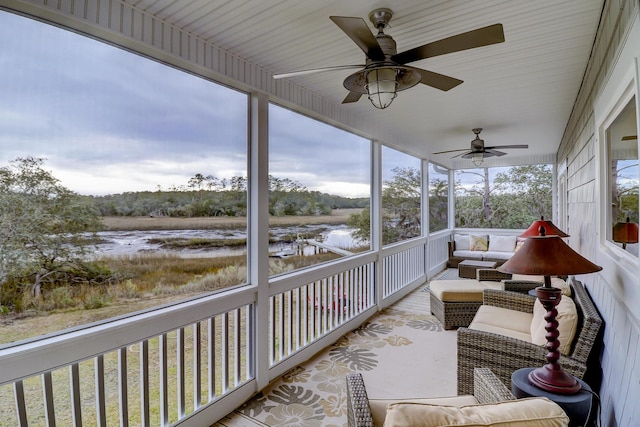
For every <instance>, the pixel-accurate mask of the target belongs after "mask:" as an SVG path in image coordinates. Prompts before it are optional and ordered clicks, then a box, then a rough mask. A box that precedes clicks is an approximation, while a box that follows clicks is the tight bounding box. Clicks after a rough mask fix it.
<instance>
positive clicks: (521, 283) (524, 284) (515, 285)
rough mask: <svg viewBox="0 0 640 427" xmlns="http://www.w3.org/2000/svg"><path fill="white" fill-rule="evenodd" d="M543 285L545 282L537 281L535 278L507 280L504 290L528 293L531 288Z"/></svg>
mask: <svg viewBox="0 0 640 427" xmlns="http://www.w3.org/2000/svg"><path fill="white" fill-rule="evenodd" d="M543 285H544V283H542V282H535V281H533V280H505V281H504V290H505V291H512V292H520V293H523V294H526V293H527V292H529V291H530V290H531V289H535V288H537V287H538V286H543Z"/></svg>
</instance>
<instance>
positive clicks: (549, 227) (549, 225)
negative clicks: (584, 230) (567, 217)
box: [518, 215, 569, 237]
mask: <svg viewBox="0 0 640 427" xmlns="http://www.w3.org/2000/svg"><path fill="white" fill-rule="evenodd" d="M540 227H544V229H545V233H546V235H547V236H552V235H553V236H560V237H569V235H568V234H567V233H565V232H564V231H562V230H560V229H559V228H558V227H556V226H555V225H554V224H553V222H551V221H548V220H545V219H544V216H542V215H540V219H537V220H535V221H533V222H532V223H531V225H530V226H529V228H527V229H526V230H525V231H524V232H523V233H522V234H521V235H519V236H518V237H529V236H537V235H538V233H539V230H540Z"/></svg>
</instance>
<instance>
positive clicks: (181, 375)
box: [176, 328, 185, 419]
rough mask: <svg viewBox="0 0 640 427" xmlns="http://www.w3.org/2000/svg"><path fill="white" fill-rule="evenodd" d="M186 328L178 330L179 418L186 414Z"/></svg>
mask: <svg viewBox="0 0 640 427" xmlns="http://www.w3.org/2000/svg"><path fill="white" fill-rule="evenodd" d="M184 364H185V360H184V328H178V330H177V332H176V376H177V378H176V380H177V385H176V386H177V388H178V392H177V396H176V398H177V400H178V401H177V404H178V419H181V418H183V417H184V414H185V412H184V411H185V402H184V400H185V392H184V387H185V379H184Z"/></svg>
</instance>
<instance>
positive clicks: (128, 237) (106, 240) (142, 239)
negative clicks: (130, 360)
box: [94, 224, 361, 258]
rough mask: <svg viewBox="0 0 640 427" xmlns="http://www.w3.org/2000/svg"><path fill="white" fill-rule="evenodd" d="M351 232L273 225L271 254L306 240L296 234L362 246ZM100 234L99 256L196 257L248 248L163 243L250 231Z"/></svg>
mask: <svg viewBox="0 0 640 427" xmlns="http://www.w3.org/2000/svg"><path fill="white" fill-rule="evenodd" d="M314 230H317V232H315V231H314ZM352 231H353V230H352V229H350V228H348V227H347V226H346V225H326V224H320V225H317V226H316V225H314V226H313V227H309V226H307V227H303V230H302V228H301V227H281V228H271V229H270V230H269V234H270V236H271V237H272V238H274V239H276V240H280V241H281V243H276V244H272V245H270V247H269V253H270V254H272V255H275V254H278V253H281V252H286V251H287V250H289V249H290V248H293V247H297V244H296V243H301V242H304V239H302V238H296V237H295V236H300V235H304V236H310V235H311V236H314V239H317V240H318V241H321V242H322V243H323V244H325V245H327V246H332V247H336V248H339V249H343V250H347V251H348V250H350V249H353V248H356V247H358V246H361V245H360V244H359V241H358V240H357V239H355V238H354V237H353V236H352ZM97 237H98V240H99V243H97V244H96V245H95V251H94V253H95V255H96V256H98V257H102V256H126V255H138V254H172V255H177V256H180V257H184V258H195V257H217V256H229V255H240V254H243V253H245V252H246V248H245V247H221V248H184V249H168V248H166V247H164V245H163V244H162V243H160V242H161V241H162V240H171V239H185V240H187V239H244V238H246V237H247V232H246V230H244V229H235V230H233V229H231V230H229V229H224V230H222V229H207V230H130V231H100V232H98V233H97ZM296 240H297V242H296ZM302 248H303V253H304V254H305V255H311V254H313V253H314V251H315V250H316V249H315V248H314V247H313V246H311V245H303V246H302Z"/></svg>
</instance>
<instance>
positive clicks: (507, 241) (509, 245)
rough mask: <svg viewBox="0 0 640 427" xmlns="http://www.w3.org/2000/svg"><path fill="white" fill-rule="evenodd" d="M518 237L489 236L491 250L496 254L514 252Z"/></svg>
mask: <svg viewBox="0 0 640 427" xmlns="http://www.w3.org/2000/svg"><path fill="white" fill-rule="evenodd" d="M516 239H517V237H516V236H494V235H493V234H490V235H489V250H490V251H495V252H514V251H515V249H516Z"/></svg>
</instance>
